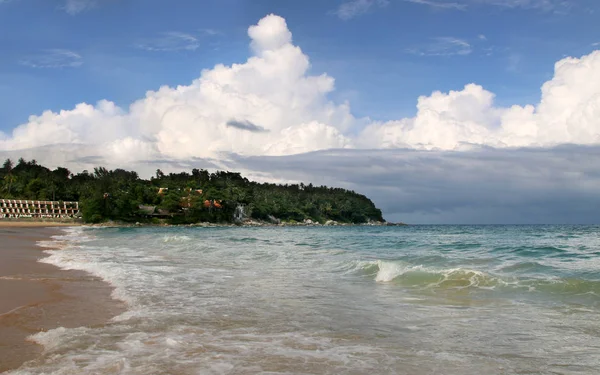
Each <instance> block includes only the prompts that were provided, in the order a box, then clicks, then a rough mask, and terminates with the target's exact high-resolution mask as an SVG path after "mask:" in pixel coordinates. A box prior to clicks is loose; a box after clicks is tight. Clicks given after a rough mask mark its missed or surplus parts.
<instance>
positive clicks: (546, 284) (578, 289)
mask: <svg viewBox="0 0 600 375" xmlns="http://www.w3.org/2000/svg"><path fill="white" fill-rule="evenodd" d="M355 265H356V269H357V270H358V271H359V272H360V273H363V274H365V275H368V276H370V277H373V278H374V280H375V281H376V282H377V283H382V284H393V285H401V286H405V287H410V288H415V289H467V288H472V289H482V290H500V291H511V290H512V291H522V292H539V293H548V294H556V295H570V296H575V295H586V294H587V295H593V296H596V297H600V280H586V279H577V278H552V277H547V278H541V277H540V278H533V277H518V276H505V275H502V276H500V275H494V274H491V273H488V272H483V271H479V270H473V269H468V268H445V269H444V268H434V267H426V266H423V265H411V264H408V263H405V262H401V261H388V260H376V261H367V262H356V263H355ZM536 266H538V264H537V263H525V264H523V265H521V266H520V267H522V268H523V269H527V268H531V267H536ZM516 267H517V268H520V267H519V266H516Z"/></svg>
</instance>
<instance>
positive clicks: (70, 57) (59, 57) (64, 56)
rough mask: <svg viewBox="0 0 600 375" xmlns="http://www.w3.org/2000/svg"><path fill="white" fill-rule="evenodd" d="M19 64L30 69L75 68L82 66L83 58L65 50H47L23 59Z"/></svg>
mask: <svg viewBox="0 0 600 375" xmlns="http://www.w3.org/2000/svg"><path fill="white" fill-rule="evenodd" d="M19 63H20V64H21V65H25V66H29V67H31V68H77V67H79V66H81V65H82V64H83V57H82V56H81V55H80V54H78V53H76V52H73V51H69V50H66V49H49V50H44V51H41V52H40V53H37V54H34V55H30V56H27V57H24V58H23V59H21V60H20V61H19Z"/></svg>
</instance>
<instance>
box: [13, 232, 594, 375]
mask: <svg viewBox="0 0 600 375" xmlns="http://www.w3.org/2000/svg"><path fill="white" fill-rule="evenodd" d="M43 245H51V246H54V247H56V248H60V249H59V250H54V251H48V258H46V259H45V260H44V261H45V262H48V263H51V264H55V265H57V266H59V267H62V268H74V269H81V270H86V271H89V272H91V273H93V274H95V275H97V276H100V277H102V278H103V279H105V280H106V281H107V282H109V283H111V284H112V285H114V286H115V287H116V290H115V293H114V295H115V297H116V298H119V299H122V300H124V301H125V302H126V303H127V304H128V307H129V310H128V311H127V312H126V313H124V314H122V315H121V316H118V317H116V318H115V319H113V321H111V322H110V323H109V324H107V325H106V326H104V327H99V328H78V329H63V328H59V329H55V330H52V331H49V332H45V333H40V334H37V335H34V336H33V337H32V339H34V340H35V341H37V342H39V343H40V344H42V345H44V347H45V352H44V355H43V357H42V358H40V359H39V360H37V361H35V362H32V363H29V364H26V365H25V366H23V367H22V368H21V369H19V370H17V371H14V372H13V373H11V374H81V373H85V374H115V373H120V374H256V373H268V374H365V373H370V374H597V373H598V368H600V227H595V226H414V227H390V228H387V227H333V228H331V227H327V228H325V227H323V228H301V227H300V228H164V229H157V228H121V229H114V228H112V229H110V228H101V229H91V228H74V229H68V230H67V232H66V234H65V235H64V236H59V237H56V238H55V241H53V243H51V244H48V243H45V244H43Z"/></svg>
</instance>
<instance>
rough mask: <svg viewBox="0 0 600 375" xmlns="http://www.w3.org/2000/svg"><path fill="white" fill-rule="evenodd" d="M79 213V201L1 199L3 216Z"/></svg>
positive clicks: (23, 216) (64, 215)
mask: <svg viewBox="0 0 600 375" xmlns="http://www.w3.org/2000/svg"><path fill="white" fill-rule="evenodd" d="M77 214H79V202H53V201H28V200H19V199H0V219H2V218H26V217H31V218H68V217H74V216H76V215H77Z"/></svg>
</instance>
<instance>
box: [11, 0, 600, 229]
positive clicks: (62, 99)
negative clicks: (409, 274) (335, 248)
mask: <svg viewBox="0 0 600 375" xmlns="http://www.w3.org/2000/svg"><path fill="white" fill-rule="evenodd" d="M599 14H600V2H598V1H596V0H576V1H575V0H574V1H564V0H318V1H317V0H315V1H311V0H305V1H282V0H218V1H217V0H205V1H192V0H170V1H166V0H0V51H1V52H0V157H2V158H5V157H11V158H19V157H21V156H23V157H25V158H35V159H36V160H37V161H38V162H39V163H41V164H44V165H48V166H50V167H55V166H58V165H66V166H67V167H69V168H70V169H71V170H72V171H74V172H77V171H81V170H84V169H92V168H93V167H94V166H98V165H102V166H106V167H109V168H116V167H121V168H127V169H134V170H137V171H138V172H139V173H140V174H141V175H142V176H144V177H148V176H149V175H151V174H153V173H154V171H155V170H156V169H157V168H160V169H162V170H163V171H166V172H169V171H181V170H189V169H191V168H193V167H198V168H207V169H211V170H214V169H228V170H236V171H240V172H242V173H244V174H245V175H247V176H249V177H250V178H253V179H256V180H259V181H270V182H283V183H288V182H290V183H291V182H300V181H302V182H305V183H308V182H312V183H315V184H319V185H320V184H327V185H333V186H341V187H345V188H350V189H353V190H355V191H358V192H361V193H364V194H366V195H368V196H369V197H371V198H372V199H373V200H374V201H375V203H376V204H377V205H378V206H379V207H381V208H382V210H383V211H384V216H385V218H386V219H387V220H390V221H404V222H409V223H432V224H438V223H447V224H454V223H474V224H477V223H481V224H495V223H498V224H500V223H516V224H519V223H600V210H598V209H597V208H598V207H600V205H599V203H600V163H599V162H600V26H598V22H597V18H598V15H599Z"/></svg>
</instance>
